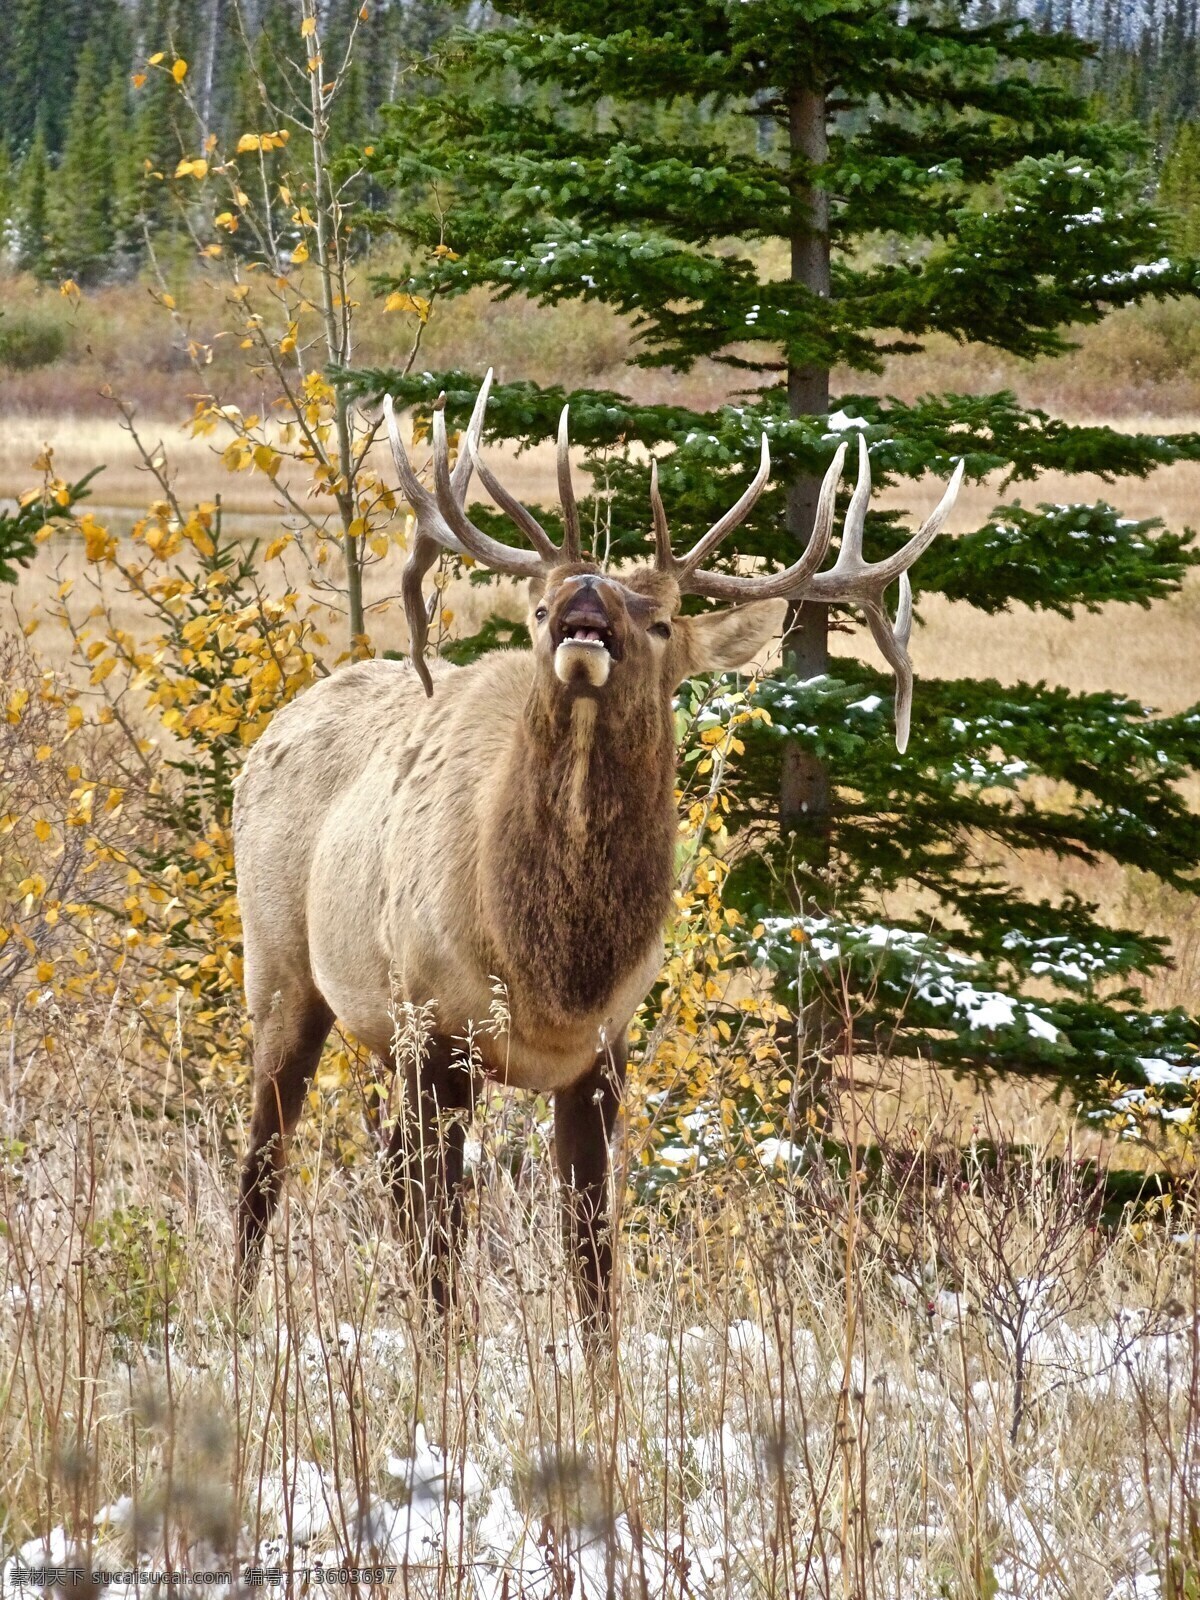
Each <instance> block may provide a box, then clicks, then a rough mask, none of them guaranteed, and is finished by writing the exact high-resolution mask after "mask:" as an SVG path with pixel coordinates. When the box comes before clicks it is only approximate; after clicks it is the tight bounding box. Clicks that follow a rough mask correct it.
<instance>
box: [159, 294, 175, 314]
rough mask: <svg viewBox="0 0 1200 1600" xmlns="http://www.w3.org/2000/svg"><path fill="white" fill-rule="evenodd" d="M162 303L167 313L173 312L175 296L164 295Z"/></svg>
mask: <svg viewBox="0 0 1200 1600" xmlns="http://www.w3.org/2000/svg"><path fill="white" fill-rule="evenodd" d="M162 303H163V305H164V306H166V308H167V310H168V311H174V309H175V296H174V295H173V294H164V295H163V296H162Z"/></svg>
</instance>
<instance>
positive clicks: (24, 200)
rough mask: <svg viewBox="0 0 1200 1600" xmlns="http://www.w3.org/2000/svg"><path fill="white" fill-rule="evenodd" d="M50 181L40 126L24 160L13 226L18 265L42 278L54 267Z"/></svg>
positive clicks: (15, 259) (18, 182)
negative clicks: (51, 237)
mask: <svg viewBox="0 0 1200 1600" xmlns="http://www.w3.org/2000/svg"><path fill="white" fill-rule="evenodd" d="M50 180H51V170H50V161H49V157H48V156H47V154H46V141H45V138H44V137H43V135H42V130H41V128H40V127H39V128H38V129H37V131H36V132H35V133H34V136H33V143H32V144H31V145H30V147H29V149H28V150H27V151H26V153H25V159H24V160H23V161H22V162H21V171H20V175H19V178H18V181H17V189H16V199H15V201H14V204H13V214H12V228H11V235H12V239H13V259H14V261H15V263H16V265H17V266H18V267H21V268H22V269H23V270H25V271H26V272H32V273H34V274H35V275H36V276H38V277H48V276H49V275H50V273H51V272H52V270H53V267H54V251H53V246H52V243H51V239H50V232H49V229H50Z"/></svg>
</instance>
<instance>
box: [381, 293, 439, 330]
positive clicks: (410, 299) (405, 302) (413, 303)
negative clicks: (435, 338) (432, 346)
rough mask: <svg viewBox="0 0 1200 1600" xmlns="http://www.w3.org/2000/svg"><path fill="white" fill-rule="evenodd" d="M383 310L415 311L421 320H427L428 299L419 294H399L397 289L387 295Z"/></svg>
mask: <svg viewBox="0 0 1200 1600" xmlns="http://www.w3.org/2000/svg"><path fill="white" fill-rule="evenodd" d="M383 309H384V310H385V311H415V312H416V314H417V316H418V317H420V319H421V321H422V322H428V321H429V301H428V300H426V299H425V298H424V296H422V295H419V294H401V293H400V292H399V291H397V292H395V293H394V294H390V295H388V297H387V299H386V300H385V301H384V303H383Z"/></svg>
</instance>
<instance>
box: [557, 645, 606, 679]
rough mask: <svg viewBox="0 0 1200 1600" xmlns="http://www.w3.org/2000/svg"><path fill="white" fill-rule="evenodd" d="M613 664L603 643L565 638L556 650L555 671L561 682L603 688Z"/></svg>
mask: <svg viewBox="0 0 1200 1600" xmlns="http://www.w3.org/2000/svg"><path fill="white" fill-rule="evenodd" d="M611 665H612V657H611V656H610V655H609V653H608V651H607V650H606V649H605V648H604V646H603V645H602V644H589V643H587V642H585V641H583V640H579V639H564V640H563V642H562V643H561V644H560V645H559V647H558V649H557V650H556V651H555V652H554V673H555V676H556V677H557V678H558V680H559V682H560V683H567V684H572V683H573V684H575V685H577V686H578V685H580V684H585V683H586V684H588V685H589V686H590V687H591V688H593V689H603V687H604V685H605V684H606V683H607V682H608V669H609V667H610V666H611Z"/></svg>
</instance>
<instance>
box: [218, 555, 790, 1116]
mask: <svg viewBox="0 0 1200 1600" xmlns="http://www.w3.org/2000/svg"><path fill="white" fill-rule="evenodd" d="M605 582H606V583H607V582H608V580H605ZM611 587H612V589H613V590H614V591H615V590H616V589H617V588H618V587H623V586H618V585H617V584H612V585H611ZM648 587H653V586H652V585H650V586H648ZM664 598H665V599H666V600H667V602H668V604H667V606H665V607H664V606H662V605H657V604H653V603H650V604H649V609H648V610H647V612H646V616H647V617H654V618H661V617H662V616H664V615H665V616H667V617H669V616H670V613H671V610H672V609H673V606H672V605H671V604H670V602H671V601H672V600H677V596H674V595H670V594H668V595H666V596H665V597H664ZM639 599H640V597H639ZM643 603H648V602H643ZM782 612H783V604H782V602H779V601H767V602H761V603H759V604H756V605H753V606H747V607H743V608H739V609H738V610H734V611H729V612H724V613H722V612H716V613H710V614H709V615H707V616H700V617H694V618H675V619H674V622H673V635H672V638H671V640H670V642H669V643H664V644H662V645H661V646H660V645H659V644H658V642H657V641H651V640H649V638H648V636H647V635H646V633H645V619H644V618H643V619H642V621H641V622H640V623H639V624H638V625H637V626H636V633H637V635H638V637H637V638H633V637H631V638H630V639H629V640H628V641H627V651H628V653H627V656H626V659H625V660H622V661H619V662H615V663H614V666H613V672H612V675H611V680H610V681H609V682H608V683H607V684H605V685H602V686H601V687H600V688H599V689H597V690H595V691H593V692H594V694H595V698H594V699H591V698H585V697H584V695H583V694H581V693H580V692H579V691H578V690H576V689H575V688H574V687H572V686H568V685H564V684H562V683H561V682H560V681H559V679H558V676H557V674H556V673H555V671H554V669H553V655H554V652H553V649H552V647H551V642H550V641H549V640H548V639H547V637H546V628H545V626H544V625H542V624H538V623H537V622H536V621H535V622H534V623H533V626H534V630H535V634H536V635H537V636H538V642H537V645H536V647H535V650H534V651H533V652H532V653H531V652H528V651H513V652H503V653H496V654H492V655H489V656H487V657H486V658H484V659H483V660H481V661H479V662H477V663H475V664H474V665H472V666H470V667H466V668H461V669H460V668H454V667H451V666H448V665H447V664H445V663H434V664H433V674H434V685H435V692H434V695H433V698H432V699H427V698H426V696H425V694H424V691H423V690H422V687H421V685H420V683H419V682H418V681H417V678H416V675H415V674H414V673H413V671H412V670H411V668H410V667H409V666H408V665H407V664H401V663H397V662H391V661H368V662H363V663H360V664H357V665H354V666H349V667H346V668H344V669H342V670H341V671H339V672H336V673H334V674H333V675H332V676H331V677H329V678H328V679H326V680H324V681H323V682H321V683H319V684H317V685H316V686H315V687H314V688H312V689H310V690H309V691H308V692H307V693H306V694H304V695H303V696H302V697H301V698H300V699H299V700H297V701H296V702H294V703H293V704H292V705H290V706H288V707H286V708H285V709H284V710H283V711H281V712H280V713H279V715H278V716H276V718H275V719H274V721H273V722H272V724H271V726H270V728H269V729H268V730H267V732H266V734H265V735H264V736H263V738H262V739H261V740H260V741H259V743H258V744H257V745H256V746H255V748H254V750H253V751H252V752H251V754H250V757H249V759H248V760H247V763H246V767H245V770H244V772H243V774H242V776H241V778H240V780H239V783H238V787H237V796H236V803H235V809H234V829H235V850H236V858H237V871H238V892H239V900H240V904H241V910H242V918H243V925H244V935H245V967H246V992H247V998H248V1002H249V1007H250V1014H251V1017H252V1019H253V1021H254V1024H255V1027H256V1029H259V1028H263V1027H265V1026H266V1025H267V1024H268V1021H269V1018H270V1017H271V1015H272V1013H273V1012H274V1011H276V1010H277V1009H278V1008H279V1007H280V1006H286V1004H287V998H288V996H289V994H291V993H292V992H293V991H294V990H297V989H299V990H300V991H302V992H304V993H309V992H312V993H315V994H316V995H319V996H320V997H321V998H322V999H323V1000H324V1001H325V1003H326V1004H327V1006H328V1007H329V1009H330V1010H331V1011H332V1012H333V1013H334V1015H335V1016H337V1017H338V1018H339V1019H340V1020H341V1021H342V1022H343V1023H344V1024H345V1025H346V1026H347V1027H349V1028H350V1029H352V1030H353V1032H354V1033H355V1034H356V1035H357V1036H358V1037H359V1038H360V1039H362V1040H363V1042H364V1043H366V1044H367V1045H368V1046H369V1047H370V1048H371V1049H373V1050H375V1051H377V1052H378V1053H379V1054H380V1055H381V1056H384V1057H387V1056H388V1055H389V1053H390V1048H391V1043H392V1036H393V1032H394V1017H395V1015H396V1012H397V1008H398V1007H400V1006H402V1005H405V1004H411V1005H415V1006H421V1005H426V1004H432V1005H433V1006H434V1007H435V1008H436V1009H435V1026H436V1029H437V1031H438V1033H439V1034H442V1035H448V1036H450V1037H451V1038H457V1039H463V1040H465V1039H466V1037H467V1035H468V1032H469V1031H470V1032H473V1033H474V1034H475V1037H476V1042H477V1045H478V1047H479V1049H480V1050H481V1053H482V1059H483V1066H484V1068H485V1070H486V1071H487V1072H488V1073H489V1074H491V1075H494V1076H495V1077H496V1078H498V1079H500V1080H502V1081H504V1082H507V1083H510V1084H513V1085H517V1086H520V1087H524V1088H529V1089H538V1090H542V1091H552V1090H555V1089H558V1088H560V1087H562V1086H563V1085H566V1084H570V1083H572V1082H573V1081H575V1080H576V1079H578V1078H580V1077H581V1076H582V1075H583V1074H584V1073H585V1072H586V1071H587V1070H588V1069H589V1068H590V1067H591V1065H592V1063H593V1061H594V1059H595V1056H596V1052H597V1049H598V1048H599V1046H600V1042H601V1041H602V1040H603V1039H610V1040H611V1039H614V1038H616V1037H618V1036H620V1035H621V1034H623V1032H624V1029H625V1027H626V1026H627V1024H628V1022H629V1020H630V1018H631V1017H632V1015H633V1013H634V1011H635V1010H636V1009H637V1007H638V1006H639V1005H640V1003H641V1001H642V998H643V996H644V995H645V994H646V992H647V990H648V989H649V988H650V986H651V984H652V983H653V982H654V979H655V978H656V976H657V974H658V968H659V963H660V959H661V943H660V927H659V926H655V927H653V929H652V930H651V931H648V933H647V936H646V937H645V939H644V940H643V941H642V942H641V945H640V947H639V948H638V949H637V950H635V951H632V952H630V956H629V959H628V961H627V962H626V964H625V965H624V968H623V970H619V971H618V970H614V971H612V972H611V974H609V975H608V976H609V979H610V981H609V982H608V984H607V985H606V986H602V987H604V995H603V998H602V999H601V1000H600V1001H599V1002H598V1003H595V1004H593V1005H591V1006H589V1007H587V1008H586V1009H583V1010H577V1009H572V1007H571V1006H570V1005H569V1004H567V1005H564V1004H563V1003H562V1000H561V997H559V996H556V995H555V994H553V993H549V992H547V993H542V994H539V993H538V992H537V989H536V986H535V985H534V984H531V983H529V982H528V981H525V982H523V981H522V980H521V979H520V977H517V976H513V975H512V974H511V969H512V967H513V965H514V963H513V961H512V959H511V957H512V954H513V952H511V951H510V950H509V949H507V948H506V945H505V939H506V933H505V930H504V927H503V918H502V917H500V916H498V915H497V913H496V895H495V894H494V893H493V892H490V891H494V890H495V888H496V886H497V885H498V884H502V883H503V881H504V880H505V879H506V878H507V877H509V876H511V875H512V874H514V873H524V874H530V873H531V874H534V875H535V877H536V874H537V872H538V865H539V864H538V860H537V859H536V858H535V859H531V860H522V861H513V860H511V859H507V858H506V855H505V839H504V837H503V833H502V832H501V831H500V830H499V828H498V825H497V818H498V815H499V810H500V808H501V807H502V805H503V803H504V801H505V800H506V799H507V798H508V797H509V795H510V791H511V789H512V786H513V785H519V784H521V783H523V782H528V781H531V778H532V776H533V775H532V774H530V773H529V772H522V771H520V770H514V757H515V754H516V752H517V750H518V748H519V745H520V740H521V736H522V733H523V731H524V730H526V728H527V723H528V718H529V715H530V709H531V706H532V705H533V704H534V702H535V701H537V695H538V694H541V695H542V696H547V695H548V696H549V697H550V699H551V701H552V702H553V701H558V700H560V699H566V698H570V699H573V700H574V706H573V714H572V717H571V728H572V738H573V742H574V749H573V752H572V775H571V782H570V789H569V795H568V803H567V806H566V813H567V814H566V815H563V816H562V818H561V824H562V825H563V826H565V827H567V828H569V830H570V832H571V833H572V834H573V835H574V836H576V837H577V839H578V840H579V842H580V845H581V847H582V849H583V851H584V852H585V853H586V849H587V843H586V840H587V833H588V829H589V826H590V806H591V803H592V799H593V796H592V793H591V791H592V790H593V788H596V787H597V785H599V784H600V783H602V782H609V783H611V782H612V775H611V774H608V775H603V774H598V773H596V772H595V771H594V770H593V769H594V766H595V763H594V761H593V754H594V750H593V735H594V733H595V730H596V726H597V718H598V717H600V716H603V715H604V714H605V710H606V708H605V700H606V698H608V697H609V696H610V695H622V694H624V695H625V696H626V697H628V695H629V683H628V674H629V672H630V671H631V669H632V670H637V671H638V672H639V674H640V677H641V680H642V681H641V688H642V689H643V690H645V689H647V688H648V689H649V690H650V693H651V698H652V699H653V700H654V701H655V702H657V705H658V706H659V707H661V706H663V705H666V706H668V707H669V697H670V694H671V692H672V691H673V689H674V687H675V685H676V683H677V682H678V680H679V679H680V678H681V677H683V676H684V675H686V674H688V673H691V672H695V671H699V670H703V669H704V668H707V667H717V666H733V665H740V664H742V663H743V662H744V661H745V660H746V659H747V658H748V657H749V656H751V655H752V654H753V653H754V652H755V651H756V650H757V649H758V648H759V647H760V646H761V645H762V644H763V643H764V641H765V640H766V639H767V638H769V637H770V635H771V634H772V633H773V632H776V631H777V630H778V628H779V626H780V624H781V621H782ZM635 654H636V655H637V657H638V659H637V660H636V661H635V660H634V659H633V657H634V655H635ZM535 690H536V691H537V694H535ZM630 754H631V758H632V760H631V765H630V768H629V770H628V772H627V773H626V774H624V775H623V781H624V782H626V783H627V784H628V785H629V786H630V788H631V789H636V786H637V785H639V784H640V783H642V782H643V781H644V775H643V773H642V772H640V771H639V769H638V766H637V765H636V764H634V763H636V761H637V758H638V749H637V745H636V742H634V743H633V744H631V749H630ZM668 759H669V761H670V764H671V767H672V770H673V760H674V753H673V751H672V752H670V753H669V755H668ZM642 843H643V842H642V841H641V840H638V839H631V840H630V841H629V848H630V849H631V850H632V851H635V852H636V851H637V850H638V849H640V848H641V847H642ZM597 911H598V913H599V911H600V908H597ZM496 979H499V980H500V981H501V982H502V983H505V985H506V987H507V988H508V989H509V1011H510V1015H511V1030H510V1032H509V1033H508V1034H507V1035H506V1036H499V1037H497V1036H496V1035H494V1034H492V1033H488V1032H486V1031H484V1032H480V1031H479V1030H480V1028H481V1026H482V1025H484V1024H486V1023H487V1022H488V1019H489V1016H490V1013H491V1008H492V1004H493V999H494V995H493V984H494V981H495V980H496Z"/></svg>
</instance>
